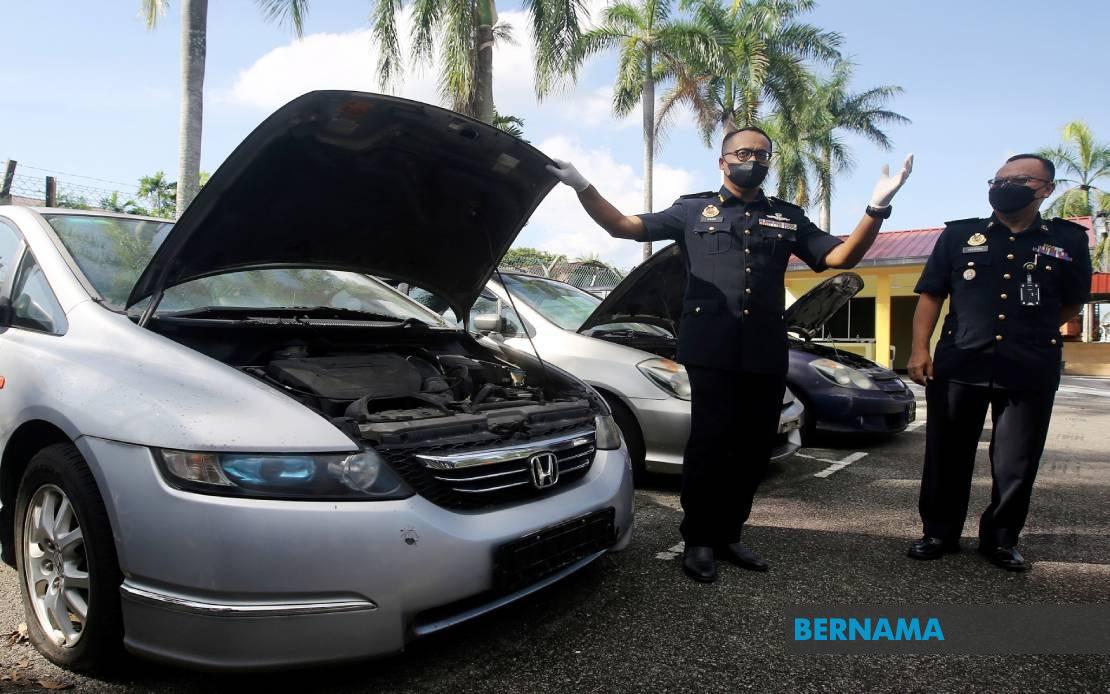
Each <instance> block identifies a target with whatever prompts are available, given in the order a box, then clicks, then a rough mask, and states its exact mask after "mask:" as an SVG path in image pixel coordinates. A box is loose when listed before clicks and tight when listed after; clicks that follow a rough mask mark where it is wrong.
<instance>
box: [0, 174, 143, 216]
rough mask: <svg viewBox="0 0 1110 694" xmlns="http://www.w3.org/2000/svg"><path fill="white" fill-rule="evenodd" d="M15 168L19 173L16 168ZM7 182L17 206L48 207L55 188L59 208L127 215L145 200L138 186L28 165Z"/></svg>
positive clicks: (8, 190) (9, 192) (55, 200)
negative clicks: (123, 213)
mask: <svg viewBox="0 0 1110 694" xmlns="http://www.w3.org/2000/svg"><path fill="white" fill-rule="evenodd" d="M12 163H13V164H14V162H12ZM8 164H9V162H5V163H4V164H3V166H2V167H0V171H3V170H6V169H8ZM12 169H13V170H15V166H13V167H12ZM27 172H35V173H27ZM5 183H7V184H8V185H7V190H6V191H4V192H5V193H6V194H7V196H8V197H9V198H10V202H11V203H12V204H16V205H30V206H38V205H46V204H47V201H48V198H50V196H51V191H50V190H49V188H50V186H51V185H53V187H54V190H53V191H52V192H53V197H54V204H55V205H56V206H57V207H69V208H75V209H85V210H110V211H115V212H124V211H131V209H128V208H129V207H130V208H135V207H137V203H136V202H135V201H136V200H142V196H141V195H140V193H139V188H138V186H135V185H129V184H127V183H121V182H119V181H109V180H107V179H102V178H95V177H92V176H81V175H79V174H70V173H66V172H64V171H54V170H53V169H42V168H39V167H36V166H28V165H26V164H18V172H17V173H13V174H12V175H11V176H10V182H9V181H5ZM6 202H7V201H6Z"/></svg>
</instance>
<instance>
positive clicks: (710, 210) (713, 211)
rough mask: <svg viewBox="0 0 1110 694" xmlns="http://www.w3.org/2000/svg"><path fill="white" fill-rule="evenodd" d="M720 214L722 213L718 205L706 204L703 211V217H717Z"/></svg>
mask: <svg viewBox="0 0 1110 694" xmlns="http://www.w3.org/2000/svg"><path fill="white" fill-rule="evenodd" d="M719 214H721V211H720V210H718V209H717V206H716V205H706V206H705V209H704V210H702V211H701V216H702V217H716V216H717V215H719Z"/></svg>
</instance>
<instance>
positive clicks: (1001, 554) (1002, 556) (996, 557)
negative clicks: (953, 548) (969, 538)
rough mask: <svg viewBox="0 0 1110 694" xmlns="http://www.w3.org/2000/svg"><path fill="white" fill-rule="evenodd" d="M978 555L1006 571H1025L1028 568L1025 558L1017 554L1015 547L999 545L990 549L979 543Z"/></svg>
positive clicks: (989, 546)
mask: <svg viewBox="0 0 1110 694" xmlns="http://www.w3.org/2000/svg"><path fill="white" fill-rule="evenodd" d="M979 554H982V555H983V556H984V557H986V558H987V559H990V560H991V563H992V564H994V565H995V566H998V567H1001V568H1003V569H1006V570H1007V571H1025V570H1026V569H1028V568H1029V562H1027V561H1025V557H1023V556H1021V555H1020V554H1018V551H1017V548H1016V547H1002V546H1001V545H999V546H995V547H992V546H991V545H985V544H983V543H979Z"/></svg>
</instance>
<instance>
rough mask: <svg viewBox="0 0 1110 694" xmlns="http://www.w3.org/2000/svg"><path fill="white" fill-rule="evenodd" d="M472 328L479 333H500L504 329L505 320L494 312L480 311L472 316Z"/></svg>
mask: <svg viewBox="0 0 1110 694" xmlns="http://www.w3.org/2000/svg"><path fill="white" fill-rule="evenodd" d="M474 329H475V330H477V331H478V332H480V333H500V332H503V331H504V329H505V321H504V320H503V319H502V318H501V316H499V315H497V314H496V313H481V314H479V315H477V316H474Z"/></svg>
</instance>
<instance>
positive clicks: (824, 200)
mask: <svg viewBox="0 0 1110 694" xmlns="http://www.w3.org/2000/svg"><path fill="white" fill-rule="evenodd" d="M821 159H822V160H823V161H824V165H825V171H824V172H822V173H821V177H822V179H823V180H822V181H821V206H820V208H819V210H818V226H820V227H821V228H822V229H824V230H825V231H827V232H829V233H830V234H831V233H832V152H831V151H830V150H829V148H828V147H824V148H823V149H822V151H821Z"/></svg>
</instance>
